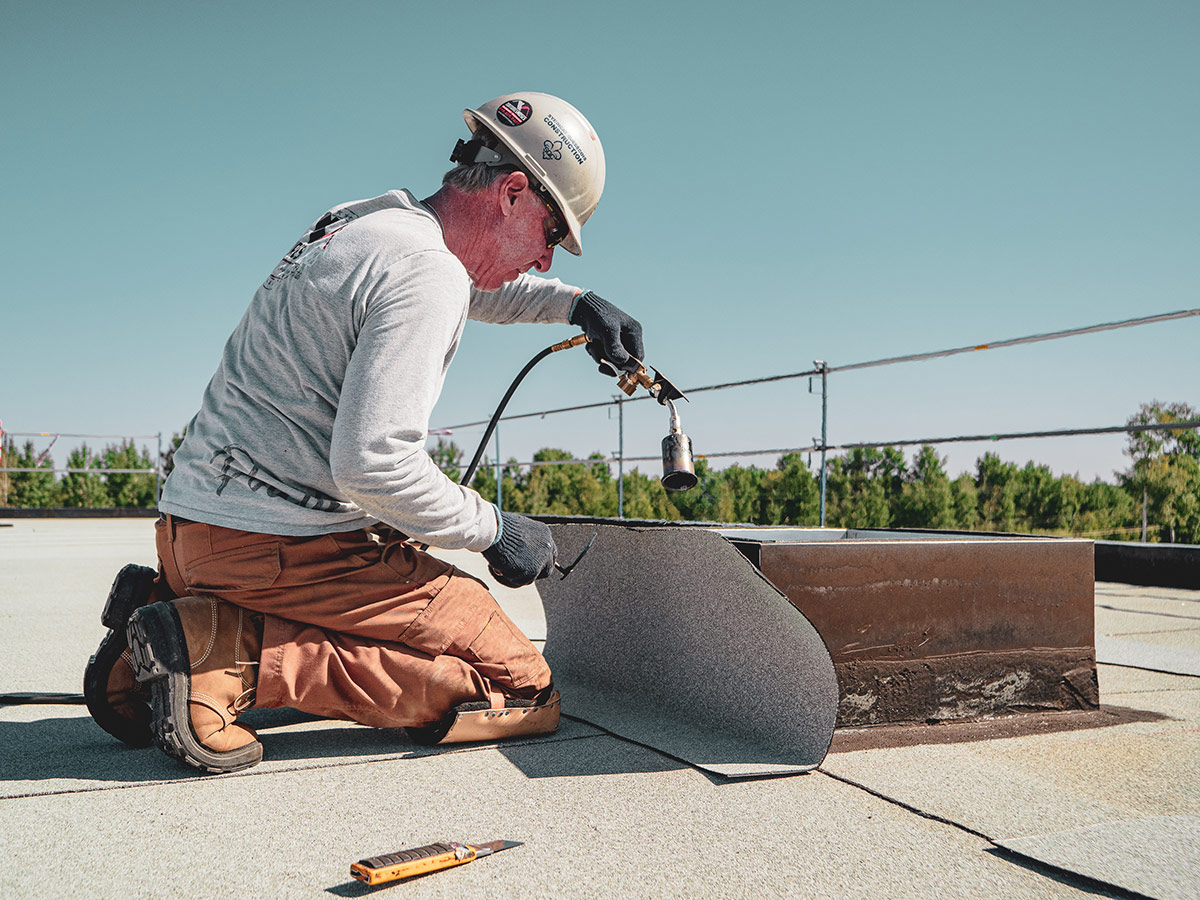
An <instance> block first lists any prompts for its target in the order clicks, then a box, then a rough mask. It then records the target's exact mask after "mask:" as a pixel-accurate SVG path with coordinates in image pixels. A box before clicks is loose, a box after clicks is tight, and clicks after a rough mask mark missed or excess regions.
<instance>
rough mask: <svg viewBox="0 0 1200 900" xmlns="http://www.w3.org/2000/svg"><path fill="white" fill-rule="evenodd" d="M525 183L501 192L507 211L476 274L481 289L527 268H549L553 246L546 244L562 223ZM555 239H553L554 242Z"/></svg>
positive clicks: (495, 285)
mask: <svg viewBox="0 0 1200 900" xmlns="http://www.w3.org/2000/svg"><path fill="white" fill-rule="evenodd" d="M524 184H525V186H524V187H523V188H521V189H520V190H519V191H513V190H511V189H510V190H508V191H506V192H504V193H503V194H502V197H501V202H502V203H505V204H508V207H509V208H508V214H507V215H505V216H503V217H502V218H501V219H500V220H499V224H498V226H497V229H496V233H495V235H494V238H495V250H494V252H493V253H492V254H489V256H490V259H489V260H488V261H487V262H486V263H485V264H484V265H483V266H482V267H481V269H480V271H479V272H478V273H476V275H475V279H474V280H475V286H476V287H478V288H479V289H480V290H484V291H494V290H496V289H497V288H499V287H500V286H501V285H503V284H505V283H507V282H509V281H512V280H514V279H515V278H516V277H517V276H518V275H520V274H522V273H523V272H528V271H529V270H530V269H537V271H539V272H545V271H548V270H549V268H550V265H551V263H552V262H553V261H554V246H547V244H548V243H550V242H551V240H552V239H553V238H557V237H558V235H559V234H561V233H564V232H565V227H564V226H563V225H562V222H561V220H560V219H559V217H558V215H557V214H556V213H555V212H554V211H553V210H551V209H549V208H547V205H546V202H545V201H543V200H542V198H541V195H540V194H539V193H538V192H537V190H536V189H535V188H534V187H533V186H532V184H530V183H529V182H528V179H525V180H524ZM557 243H558V240H554V245H555V246H557Z"/></svg>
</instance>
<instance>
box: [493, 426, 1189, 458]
mask: <svg viewBox="0 0 1200 900" xmlns="http://www.w3.org/2000/svg"><path fill="white" fill-rule="evenodd" d="M1193 428H1200V419H1190V420H1188V421H1186V422H1155V423H1152V424H1148V425H1108V426H1105V427H1103V428H1066V429H1059V430H1056V431H1020V432H1009V433H1006V434H961V435H956V436H954V437H935V438H906V439H904V440H899V441H861V442H857V443H849V444H829V445H828V446H827V447H825V449H826V450H863V449H867V448H871V447H909V446H913V445H918V444H955V443H966V442H978V441H1014V440H1021V439H1024V438H1044V437H1076V436H1080V435H1089V434H1130V433H1135V432H1142V431H1187V430H1190V429H1193ZM820 449H821V445H820V444H810V445H809V446H807V447H776V448H774V449H770V450H722V451H720V452H719V453H696V459H715V458H718V457H730V456H784V455H786V454H788V453H809V452H812V451H814V450H820ZM621 459H622V458H620V457H616V456H609V457H604V458H603V459H598V458H593V459H547V460H528V461H525V462H516V461H512V462H507V463H503V464H502V465H503V466H518V467H520V466H529V467H531V468H533V467H537V466H565V465H570V464H573V463H574V464H579V463H582V464H584V465H589V466H592V465H597V464H600V463H615V462H620V461H621ZM623 459H624V461H625V462H658V461H659V460H660V459H661V457H658V456H626V457H624V458H623ZM486 465H487V466H490V467H491V468H495V466H496V463H495V462H491V463H487V464H486Z"/></svg>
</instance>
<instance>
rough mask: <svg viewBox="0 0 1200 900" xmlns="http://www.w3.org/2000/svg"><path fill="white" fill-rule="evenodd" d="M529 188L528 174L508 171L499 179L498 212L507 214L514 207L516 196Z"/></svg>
mask: <svg viewBox="0 0 1200 900" xmlns="http://www.w3.org/2000/svg"><path fill="white" fill-rule="evenodd" d="M528 189H529V176H528V175H526V174H525V173H524V172H509V173H508V174H507V175H505V176H504V177H503V178H501V179H500V214H501V215H504V216H507V215H509V214H511V213H512V211H513V210H514V209H515V208H516V204H517V198H518V197H519V196H521V193H522V191H525V190H528Z"/></svg>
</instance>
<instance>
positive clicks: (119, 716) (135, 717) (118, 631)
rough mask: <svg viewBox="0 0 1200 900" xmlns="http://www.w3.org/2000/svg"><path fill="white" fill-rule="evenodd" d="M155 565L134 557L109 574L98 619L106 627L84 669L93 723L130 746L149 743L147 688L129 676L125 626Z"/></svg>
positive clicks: (150, 584)
mask: <svg viewBox="0 0 1200 900" xmlns="http://www.w3.org/2000/svg"><path fill="white" fill-rule="evenodd" d="M154 575H155V572H154V570H153V569H150V568H147V567H146V566H137V565H134V564H133V563H130V564H129V565H127V566H125V568H123V569H121V571H120V572H118V573H117V577H116V578H115V579H114V580H113V584H112V589H111V590H109V592H108V601H107V602H106V603H105V604H104V612H102V613H101V614H100V621H101V622H102V623H103V624H104V625H105V626H106V627H107V628H108V629H110V630H109V632H108V634H106V635H105V636H104V637H103V639H102V640H101V641H100V646H99V648H98V649H97V650H96V652H95V654H93V656H92V658H91V659H89V660H88V664H87V668H86V669H84V670H83V697H84V700H86V701H87V708H88V712H90V713H91V714H92V718H93V719H95V720H96V724H97V725H99V726H100V727H101V728H103V729H104V730H105V731H107V732H108V733H109V734H111V735H112V736H113V737H115V738H116V739H117V740H119V741H124V742H125V743H126V744H128V745H129V746H130V747H149V746H150V743H151V741H152V740H153V736H152V735H151V733H150V694H149V692H147V691H145V690H143V688H142V686H141V685H139V684H138V682H137V679H135V678H134V677H133V660H132V658H131V657H130V655H129V644H128V643H127V642H126V639H125V628H126V626H127V625H128V624H129V617H130V616H131V615H132V614H133V611H134V610H135V609H138V608H139V607H142V606H145V605H146V604H147V603H149V602H150V594H151V592H152V591H153V589H154Z"/></svg>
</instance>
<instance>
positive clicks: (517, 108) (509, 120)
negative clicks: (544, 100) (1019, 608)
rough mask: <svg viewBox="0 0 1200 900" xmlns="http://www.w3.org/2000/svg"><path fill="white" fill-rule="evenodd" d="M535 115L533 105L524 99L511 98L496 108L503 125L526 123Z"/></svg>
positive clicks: (497, 115) (497, 116)
mask: <svg viewBox="0 0 1200 900" xmlns="http://www.w3.org/2000/svg"><path fill="white" fill-rule="evenodd" d="M532 115H533V107H532V106H530V105H529V104H528V103H526V102H525V101H524V100H509V101H507V102H506V103H501V104H500V106H499V107H497V108H496V118H497V119H499V120H500V124H501V125H508V126H515V125H524V124H525V123H526V122H528V121H529V117H530V116H532Z"/></svg>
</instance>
